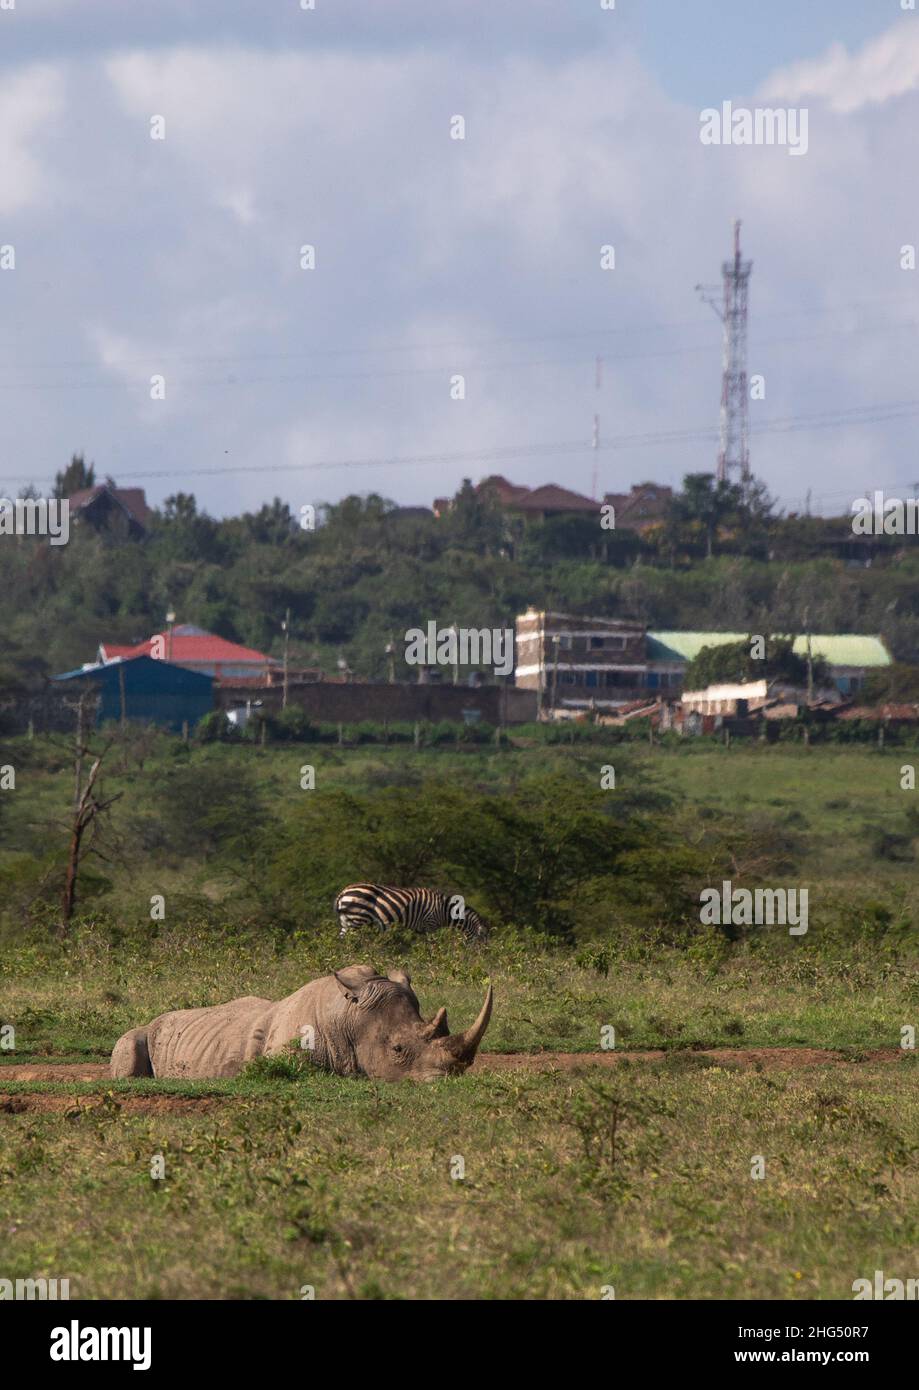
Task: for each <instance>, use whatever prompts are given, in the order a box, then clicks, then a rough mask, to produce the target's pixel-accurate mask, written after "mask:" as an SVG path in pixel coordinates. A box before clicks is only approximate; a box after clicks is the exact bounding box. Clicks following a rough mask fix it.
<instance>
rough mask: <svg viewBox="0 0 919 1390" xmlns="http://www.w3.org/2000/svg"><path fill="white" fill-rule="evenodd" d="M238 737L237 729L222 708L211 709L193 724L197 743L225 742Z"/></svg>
mask: <svg viewBox="0 0 919 1390" xmlns="http://www.w3.org/2000/svg"><path fill="white" fill-rule="evenodd" d="M238 737H239V731H238V730H237V728H236V726H235V724H231V723H230V721H229V719H228V718H227V716H226V713H225V712H224V711H223V710H222V709H212V710H211V711H210V713H208V714H205V715H204V716H203V717H202V718H201V719H199V720H198V723H197V724H196V725H195V738H196V739H197V740H198V742H199V743H218V742H219V743H226V742H229V740H230V739H233V738H238Z"/></svg>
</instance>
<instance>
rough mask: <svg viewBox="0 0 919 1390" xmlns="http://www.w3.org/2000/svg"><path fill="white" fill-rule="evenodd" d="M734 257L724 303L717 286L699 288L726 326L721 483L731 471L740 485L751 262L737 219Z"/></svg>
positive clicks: (746, 455)
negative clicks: (744, 257)
mask: <svg viewBox="0 0 919 1390" xmlns="http://www.w3.org/2000/svg"><path fill="white" fill-rule="evenodd" d="M732 226H733V230H734V254H733V256H732V258H731V259H730V260H729V261H723V262H722V265H721V282H722V288H721V303H720V305H719V303H718V300H717V298H716V295H717V286H713V285H696V291H697V292H698V294H699V296H700V298H701V299H702V300H703V302H704V303H706V304H708V305H709V306H710V307H711V308H712V309H713V310H714V311H715V313H716V314H717V315H718V317H719V319H720V320H721V323H722V325H723V332H722V340H721V420H720V428H719V438H718V468H717V477H718V481H719V482H724V481H726V480H727V478H728V475H729V473H730V472H731V471H732V470H736V471H737V472H739V474H740V477H741V481H742V482H746V481H747V480H748V479H749V477H750V448H749V427H748V411H747V406H748V399H747V297H748V291H749V284H750V272H751V271H752V269H753V262H752V261H745V260H742V259H741V255H740V221H739V219H738V218H736V217H735V218H734V221H733V223H732Z"/></svg>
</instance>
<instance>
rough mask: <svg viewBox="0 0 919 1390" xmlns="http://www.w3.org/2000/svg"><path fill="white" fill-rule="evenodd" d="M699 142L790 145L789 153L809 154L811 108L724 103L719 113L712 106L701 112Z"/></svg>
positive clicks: (710, 143)
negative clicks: (751, 108)
mask: <svg viewBox="0 0 919 1390" xmlns="http://www.w3.org/2000/svg"><path fill="white" fill-rule="evenodd" d="M699 121H700V127H701V128H700V130H699V139H700V140H701V141H702V144H703V145H786V146H787V147H788V153H789V154H794V155H799V154H807V108H806V107H802V108H801V109H800V110H798V109H795V108H794V107H787V108H786V107H779V108H778V109H777V110H773V109H772V107H770V106H757V107H756V108H755V109H754V110H753V111H751V110H749V108H748V107H746V106H737V107H735V106H734V105H733V104H732V103H731V102H730V101H723V102H722V103H721V110H720V111H719V110H718V108H717V107H715V106H708V107H706V109H705V110H704V111H701V112H700V113H699Z"/></svg>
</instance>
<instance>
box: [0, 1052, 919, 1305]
mask: <svg viewBox="0 0 919 1390" xmlns="http://www.w3.org/2000/svg"><path fill="white" fill-rule="evenodd" d="M895 1073H896V1074H895ZM903 1080H904V1079H903V1078H902V1077H901V1075H900V1068H899V1067H897V1068H894V1067H878V1066H871V1065H867V1064H866V1065H863V1066H860V1067H858V1068H854V1069H848V1070H847V1071H846V1073H845V1076H844V1077H843V1076H841V1075H840V1073H839V1069H838V1068H837V1069H833V1068H813V1069H809V1070H808V1071H806V1072H802V1073H796V1074H793V1075H785V1074H782V1075H781V1076H779V1077H778V1078H776V1077H774V1076H770V1075H766V1074H761V1073H757V1072H740V1071H735V1070H731V1069H724V1068H712V1067H699V1066H688V1065H686V1064H685V1063H684V1062H682V1061H681V1059H680V1058H679V1057H678V1058H675V1059H674V1060H673V1061H667V1062H665V1063H663V1064H653V1063H652V1064H647V1063H645V1064H635V1065H633V1066H632V1067H628V1066H626V1067H624V1068H623V1069H622V1071H621V1072H618V1071H617V1073H616V1074H615V1077H614V1078H604V1079H603V1080H598V1079H597V1078H596V1075H595V1074H593V1075H592V1074H589V1073H583V1074H578V1073H572V1074H562V1075H558V1074H554V1075H531V1074H527V1075H517V1074H514V1075H489V1074H487V1073H479V1074H476V1073H475V1071H473V1072H471V1073H469V1074H467V1075H466V1076H465V1077H462V1078H459V1079H456V1080H451V1081H446V1082H438V1083H435V1084H434V1085H432V1086H410V1085H406V1086H399V1087H394V1086H385V1085H382V1084H375V1083H371V1082H354V1081H346V1080H339V1079H337V1078H334V1077H326V1076H321V1075H317V1076H309V1077H306V1078H304V1079H302V1080H300V1081H296V1082H290V1083H286V1084H285V1083H283V1082H275V1083H267V1084H266V1083H264V1082H262V1083H260V1084H259V1086H258V1087H257V1091H255V1092H253V1091H252V1090H251V1089H250V1088H248V1087H247V1085H246V1084H245V1083H239V1082H236V1083H208V1084H207V1085H206V1086H204V1087H202V1090H204V1091H205V1092H207V1093H210V1094H216V1093H226V1092H229V1093H230V1095H233V1096H234V1099H233V1100H232V1101H230V1100H229V1099H228V1101H227V1103H225V1104H217V1105H216V1106H215V1107H214V1108H211V1109H209V1110H207V1111H205V1112H196V1113H192V1114H183V1115H179V1114H168V1113H166V1114H154V1115H137V1114H134V1115H128V1114H125V1113H123V1112H122V1111H121V1110H120V1109H119V1096H120V1094H121V1093H122V1091H123V1090H127V1089H128V1088H127V1087H115V1088H110V1089H111V1090H112V1095H111V1096H109V1097H105V1096H100V1099H99V1102H98V1104H97V1105H96V1106H94V1107H91V1108H88V1109H85V1110H79V1109H77V1108H76V1107H74V1108H73V1109H72V1110H71V1111H70V1112H69V1113H66V1114H60V1113H58V1114H42V1115H39V1114H36V1113H35V1112H31V1111H30V1112H25V1113H22V1114H11V1115H10V1114H8V1115H5V1116H4V1117H3V1121H2V1124H0V1174H2V1176H3V1179H4V1181H3V1182H2V1183H0V1227H2V1229H3V1231H4V1233H5V1240H4V1245H5V1250H4V1274H5V1276H6V1277H9V1278H17V1277H21V1278H25V1277H30V1276H37V1275H45V1276H46V1277H57V1278H69V1279H70V1280H71V1296H72V1297H88V1298H102V1299H109V1298H119V1297H128V1296H136V1297H141V1298H227V1299H231V1298H258V1297H262V1298H275V1299H296V1298H299V1297H300V1296H301V1293H300V1291H301V1289H302V1288H303V1286H305V1285H311V1286H312V1287H313V1288H314V1289H315V1295H316V1297H317V1298H324V1299H342V1298H344V1299H347V1298H355V1299H367V1298H370V1299H379V1298H399V1299H424V1298H433V1299H467V1298H488V1299H546V1298H567V1299H584V1298H586V1299H597V1298H600V1297H601V1290H602V1289H603V1287H604V1286H606V1285H613V1286H614V1287H615V1290H616V1297H617V1298H619V1299H631V1298H661V1299H666V1298H741V1299H760V1298H762V1299H775V1298H798V1299H814V1298H851V1284H852V1281H853V1280H854V1279H856V1278H859V1277H861V1276H863V1275H865V1274H869V1275H870V1274H871V1272H872V1271H873V1270H874V1269H875V1268H883V1269H885V1270H888V1271H894V1272H899V1273H901V1274H910V1273H912V1272H913V1271H914V1270H915V1266H916V1257H917V1254H919V1183H917V1181H916V1178H917V1172H916V1168H917V1154H916V1147H915V1138H916V1135H917V1133H919V1088H917V1087H916V1086H915V1084H914V1081H915V1077H914V1076H911V1078H910V1080H911V1082H912V1083H913V1084H908V1085H905V1084H903ZM79 1089H80V1090H81V1091H82V1092H84V1094H91V1088H79ZM131 1089H132V1090H133V1091H134V1092H135V1093H145V1092H149V1091H153V1090H159V1091H163V1090H170V1089H172V1088H171V1087H168V1086H164V1085H163V1084H162V1083H158V1084H157V1085H154V1084H153V1083H146V1084H141V1085H140V1086H139V1087H134V1088H131ZM179 1089H181V1090H182V1091H183V1092H185V1093H187V1092H188V1091H189V1090H195V1089H197V1088H189V1087H188V1086H182V1087H181V1088H179ZM613 1123H615V1130H616V1143H615V1150H614V1149H613V1145H612V1143H611V1127H612V1125H613ZM157 1154H161V1155H162V1156H163V1159H164V1161H165V1178H164V1179H163V1180H154V1179H153V1178H151V1176H150V1165H151V1160H152V1159H153V1158H154V1156H155V1155H157ZM758 1154H761V1155H762V1156H763V1157H764V1159H765V1163H766V1176H765V1178H764V1180H762V1181H756V1180H753V1179H752V1178H751V1164H752V1163H753V1162H754V1159H755V1156H756V1155H758ZM457 1159H461V1160H462V1162H463V1164H464V1166H465V1177H464V1178H462V1179H455V1178H453V1177H451V1169H452V1171H453V1172H456V1171H458V1169H457Z"/></svg>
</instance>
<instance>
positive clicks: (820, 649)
mask: <svg viewBox="0 0 919 1390" xmlns="http://www.w3.org/2000/svg"><path fill="white" fill-rule="evenodd" d="M749 636H750V634H749V633H747V632H649V633H648V634H647V657H648V688H649V689H650V690H658V691H660V692H661V693H662V694H663V693H665V692H666V691H668V690H672V691H673V692H674V693H675V692H676V690H677V689H678V688H679V687H680V686H682V684H683V674H684V672H685V670H686V667H687V666H688V665H689V663H690V661H692V660H693V659H694V658H695V657H697V656H698V655H699V652H700V651H701V650H702V648H703V647H723V646H726V645H728V644H729V643H731V642H745V641H746V640H747V638H748V637H749ZM810 643H811V652H812V654H813V655H814V656H815V657H822V659H823V660H824V661H825V662H826V663H827V665H828V666H829V668H830V674H831V675H832V677H833V680H834V682H835V684H836V686H837V688H838V689H839V691H840V692H841V694H843V695H851V694H854V693H855V692H856V691H857V690H860V689H861V686H862V684H863V682H864V679H865V676H866V675H867V674H868V672H869V671H872V670H876V669H877V668H878V667H880V666H889V665H890V664H891V656H890V652H889V651H888V650H887V648H886V646H885V645H884V642H883V639H882V638H880V637H866V636H864V635H862V634H860V633H849V632H844V633H839V634H834V635H827V634H821V633H812V634H811V639H810ZM794 650H795V651H796V652H797V653H798V655H799V656H806V655H807V638H806V637H796V638H795V641H794Z"/></svg>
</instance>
